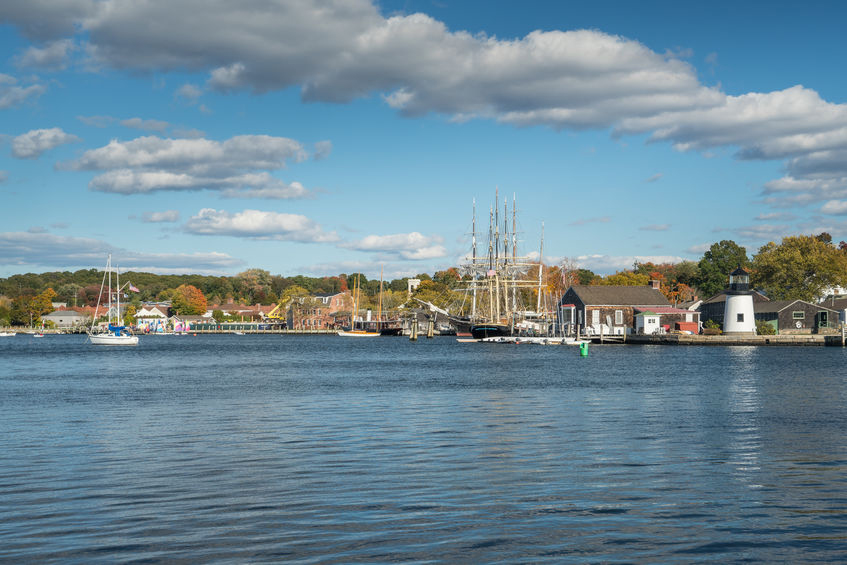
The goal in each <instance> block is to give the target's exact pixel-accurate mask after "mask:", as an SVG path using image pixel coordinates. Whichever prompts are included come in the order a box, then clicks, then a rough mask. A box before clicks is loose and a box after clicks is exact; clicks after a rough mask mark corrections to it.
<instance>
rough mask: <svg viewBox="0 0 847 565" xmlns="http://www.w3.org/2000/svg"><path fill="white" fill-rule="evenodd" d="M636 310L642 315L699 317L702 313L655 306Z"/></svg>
mask: <svg viewBox="0 0 847 565" xmlns="http://www.w3.org/2000/svg"><path fill="white" fill-rule="evenodd" d="M636 310H637V311H639V312H641V313H642V314H686V315H693V314H698V315H699V314H700V312H694V311H692V310H686V309H684V308H674V307H672V306H671V307H658V308H657V307H655V306H651V307H649V308H636Z"/></svg>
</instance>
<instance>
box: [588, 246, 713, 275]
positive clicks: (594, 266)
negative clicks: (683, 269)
mask: <svg viewBox="0 0 847 565" xmlns="http://www.w3.org/2000/svg"><path fill="white" fill-rule="evenodd" d="M707 249H708V247H707ZM574 261H575V262H576V264H577V265H578V266H579V268H582V269H588V270H590V271H593V272H595V273H597V274H602V275H607V274H612V273H615V272H617V271H622V270H624V269H631V268H632V266H633V265H634V264H635V263H655V264H661V263H679V262H681V261H685V258H683V257H678V256H675V255H623V256H615V255H580V256H579V257H576V258H574Z"/></svg>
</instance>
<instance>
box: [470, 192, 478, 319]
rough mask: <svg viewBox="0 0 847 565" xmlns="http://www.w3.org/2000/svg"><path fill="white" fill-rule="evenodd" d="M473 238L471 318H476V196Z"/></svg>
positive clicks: (474, 200) (472, 221)
mask: <svg viewBox="0 0 847 565" xmlns="http://www.w3.org/2000/svg"><path fill="white" fill-rule="evenodd" d="M471 234H472V235H471V240H472V241H473V250H472V254H473V255H472V261H471V273H472V275H471V276H472V277H473V280H472V282H471V284H472V285H473V302H471V320H474V319H476V277H477V273H476V198H474V199H473V219H472V220H471Z"/></svg>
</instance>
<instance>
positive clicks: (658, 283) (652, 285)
mask: <svg viewBox="0 0 847 565" xmlns="http://www.w3.org/2000/svg"><path fill="white" fill-rule="evenodd" d="M649 284H650V288H655V289H656V290H661V288H662V283H661V281H658V280H656V279H652V280H651V281H650V283H649Z"/></svg>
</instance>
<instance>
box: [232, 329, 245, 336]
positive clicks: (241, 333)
mask: <svg viewBox="0 0 847 565" xmlns="http://www.w3.org/2000/svg"><path fill="white" fill-rule="evenodd" d="M232 335H244V332H240V331H238V330H235V331H233V332H232Z"/></svg>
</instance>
